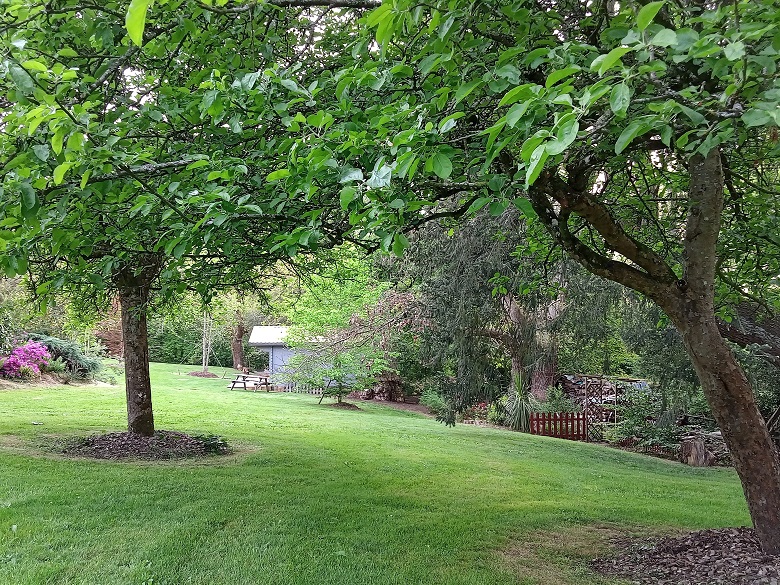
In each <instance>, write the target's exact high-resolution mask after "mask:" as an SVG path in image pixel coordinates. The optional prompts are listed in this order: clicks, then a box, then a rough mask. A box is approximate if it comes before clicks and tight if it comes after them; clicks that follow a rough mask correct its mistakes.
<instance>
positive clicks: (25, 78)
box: [8, 63, 35, 95]
mask: <svg viewBox="0 0 780 585" xmlns="http://www.w3.org/2000/svg"><path fill="white" fill-rule="evenodd" d="M8 73H10V74H11V79H12V80H13V82H14V84H15V85H16V87H18V88H19V91H21V92H22V93H23V94H25V95H28V94H31V93H32V92H33V91H34V90H35V83H34V82H33V80H32V77H30V74H29V73H27V71H26V70H25V69H23V68H22V67H19V65H17V64H16V63H11V64H10V65H9V66H8Z"/></svg>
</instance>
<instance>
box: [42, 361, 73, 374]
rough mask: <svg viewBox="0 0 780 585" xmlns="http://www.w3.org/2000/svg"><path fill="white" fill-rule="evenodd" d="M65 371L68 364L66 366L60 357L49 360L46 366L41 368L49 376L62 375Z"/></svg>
mask: <svg viewBox="0 0 780 585" xmlns="http://www.w3.org/2000/svg"><path fill="white" fill-rule="evenodd" d="M67 369H68V364H66V363H65V361H64V360H63V359H62V358H61V357H58V358H56V359H53V360H51V361H50V362H49V363H48V364H46V365H45V366H44V367H43V371H44V372H48V373H51V374H62V373H63V372H65V370H67Z"/></svg>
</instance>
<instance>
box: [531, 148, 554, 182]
mask: <svg viewBox="0 0 780 585" xmlns="http://www.w3.org/2000/svg"><path fill="white" fill-rule="evenodd" d="M548 156H550V155H549V153H548V152H547V148H546V145H545V144H540V145H539V146H537V147H536V149H534V151H533V153H532V154H531V160H530V161H528V168H527V169H526V171H525V188H526V189H528V187H530V186H531V185H533V184H534V181H536V179H538V178H539V175H540V174H541V172H542V169H544V162H545V161H546V160H547V157H548Z"/></svg>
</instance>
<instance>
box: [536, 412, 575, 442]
mask: <svg viewBox="0 0 780 585" xmlns="http://www.w3.org/2000/svg"><path fill="white" fill-rule="evenodd" d="M531 434H532V435H544V436H546V437H556V438H558V439H570V440H572V441H587V440H588V419H587V417H586V415H585V413H583V412H532V413H531Z"/></svg>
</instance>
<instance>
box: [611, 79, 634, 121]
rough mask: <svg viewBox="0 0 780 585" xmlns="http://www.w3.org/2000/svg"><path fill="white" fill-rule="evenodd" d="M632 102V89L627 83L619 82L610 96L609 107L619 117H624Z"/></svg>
mask: <svg viewBox="0 0 780 585" xmlns="http://www.w3.org/2000/svg"><path fill="white" fill-rule="evenodd" d="M630 103H631V89H630V88H629V87H628V85H627V84H625V83H618V84H617V85H616V86H615V87H613V88H612V93H611V94H610V96H609V108H610V109H611V110H612V111H613V112H614V113H615V115H616V116H617V117H618V118H624V117H625V116H626V111H627V110H628V106H629V104H630Z"/></svg>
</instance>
